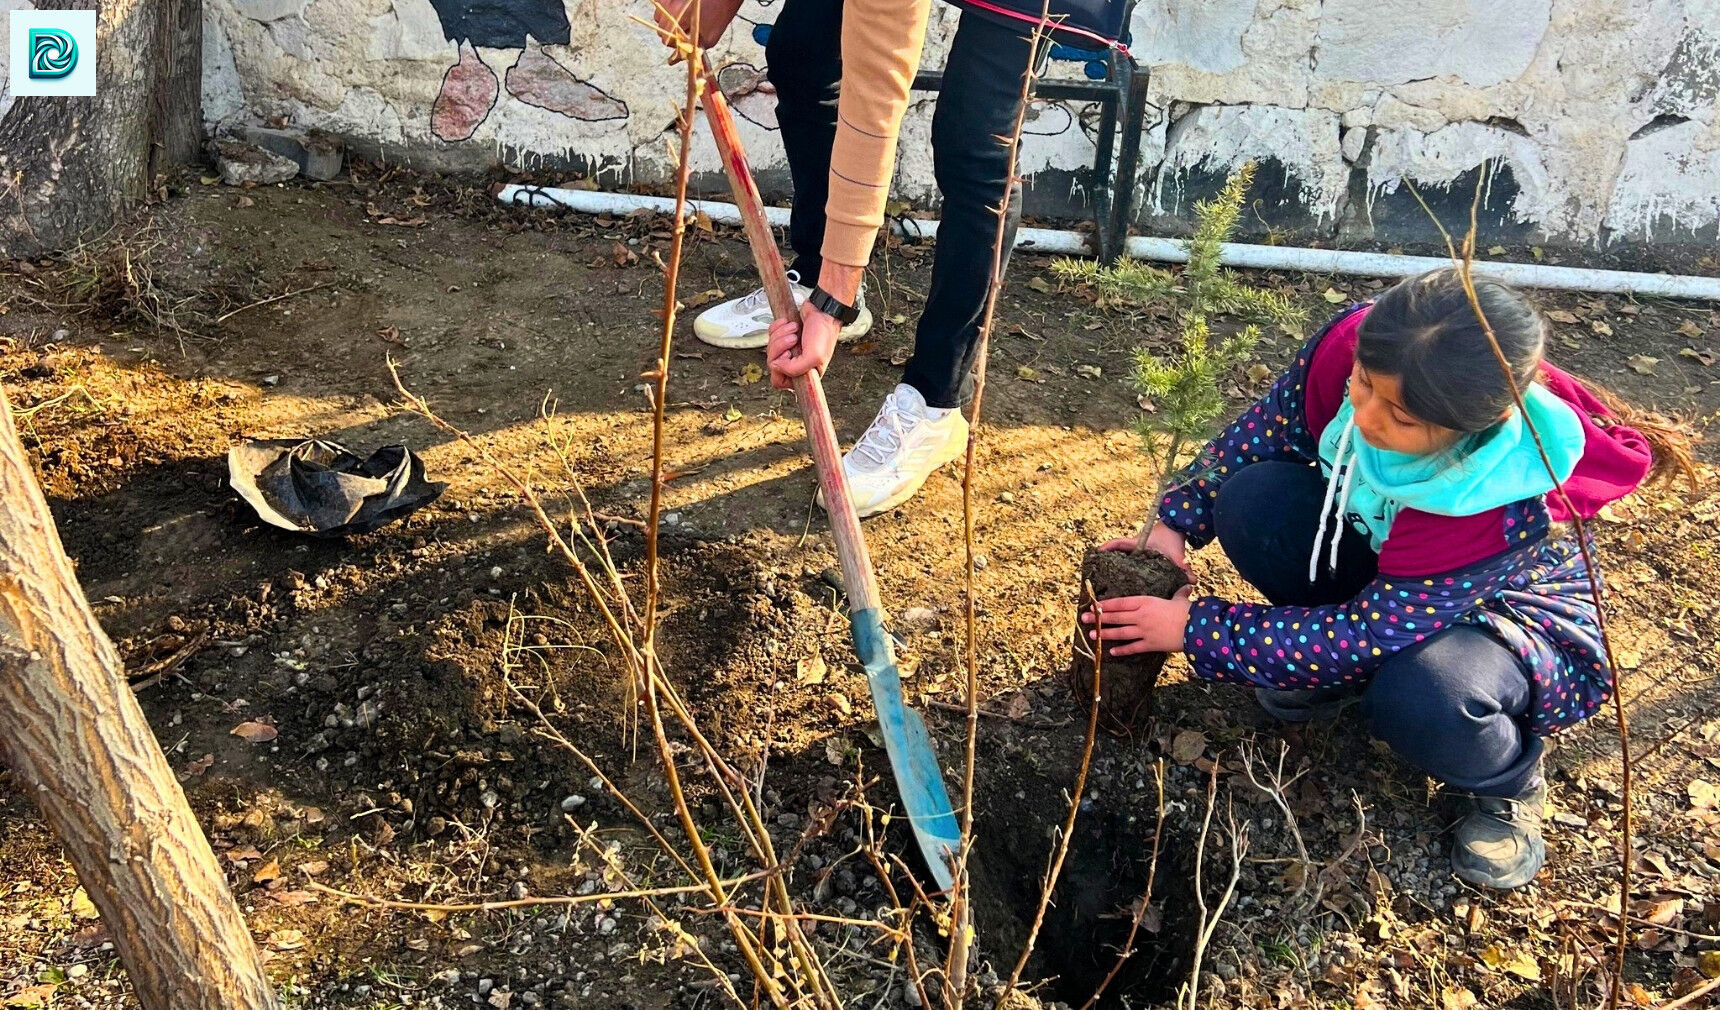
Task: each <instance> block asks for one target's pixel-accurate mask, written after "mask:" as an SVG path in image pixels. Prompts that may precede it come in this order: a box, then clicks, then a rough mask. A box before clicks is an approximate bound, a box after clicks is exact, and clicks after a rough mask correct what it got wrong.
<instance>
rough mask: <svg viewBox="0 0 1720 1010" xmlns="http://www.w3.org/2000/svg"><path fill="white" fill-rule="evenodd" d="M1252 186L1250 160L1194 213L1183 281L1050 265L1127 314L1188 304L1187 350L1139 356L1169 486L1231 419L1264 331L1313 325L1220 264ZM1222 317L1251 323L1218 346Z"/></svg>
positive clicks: (1150, 440)
mask: <svg viewBox="0 0 1720 1010" xmlns="http://www.w3.org/2000/svg"><path fill="white" fill-rule="evenodd" d="M1253 182H1254V163H1253V162H1249V163H1246V164H1244V165H1242V166H1241V167H1239V168H1238V169H1237V170H1236V171H1235V172H1233V173H1231V175H1230V178H1229V179H1228V180H1226V182H1225V186H1224V189H1223V190H1222V191H1221V192H1220V193H1219V194H1218V195H1217V196H1216V197H1214V198H1213V199H1211V200H1206V201H1202V202H1201V203H1198V204H1196V205H1195V220H1196V226H1195V232H1194V235H1193V236H1192V237H1191V238H1190V239H1189V240H1188V250H1189V259H1188V264H1187V265H1186V266H1185V267H1184V268H1183V270H1182V272H1181V273H1180V274H1175V273H1172V272H1171V271H1169V270H1163V269H1160V268H1158V267H1152V266H1148V265H1146V264H1143V263H1140V262H1137V261H1133V260H1128V259H1124V260H1120V261H1119V262H1117V263H1116V264H1115V265H1114V266H1108V267H1102V266H1100V265H1098V264H1097V263H1095V262H1094V261H1092V260H1076V259H1059V260H1056V261H1054V262H1053V263H1052V264H1051V269H1052V272H1053V273H1054V274H1055V275H1056V276H1057V277H1058V279H1060V280H1062V281H1063V282H1064V283H1066V284H1075V285H1082V286H1086V287H1089V288H1091V289H1092V290H1093V291H1094V292H1095V293H1096V294H1097V296H1098V301H1099V304H1100V306H1101V307H1105V308H1122V309H1125V310H1126V309H1131V308H1139V307H1143V306H1145V305H1147V304H1153V303H1159V302H1162V301H1163V300H1164V299H1166V298H1169V297H1176V298H1177V299H1178V301H1179V302H1180V303H1181V309H1182V311H1181V322H1182V339H1181V341H1180V345H1181V346H1180V347H1179V349H1178V350H1176V351H1174V352H1171V353H1169V354H1165V355H1160V354H1154V353H1152V352H1150V351H1147V350H1140V351H1137V352H1136V356H1135V375H1134V382H1135V386H1136V388H1137V389H1138V390H1139V391H1140V392H1141V393H1143V394H1145V395H1146V396H1147V397H1150V398H1151V401H1152V405H1153V407H1152V410H1153V412H1152V413H1150V414H1147V415H1144V416H1143V417H1142V418H1141V422H1140V429H1141V435H1142V438H1143V439H1144V440H1145V442H1146V447H1147V452H1148V453H1149V455H1152V456H1154V457H1155V459H1156V460H1157V461H1158V462H1159V465H1160V474H1161V476H1162V477H1163V478H1164V479H1165V480H1169V479H1170V475H1171V474H1172V473H1174V472H1175V471H1176V467H1177V463H1178V461H1179V459H1180V457H1181V455H1182V451H1183V449H1184V448H1185V447H1187V446H1188V445H1189V444H1190V443H1195V444H1198V443H1200V442H1202V441H1204V440H1205V439H1206V438H1207V437H1208V435H1209V434H1210V432H1211V429H1212V425H1213V422H1214V421H1216V420H1217V419H1218V418H1219V417H1220V416H1221V415H1222V414H1223V413H1224V411H1225V408H1226V403H1225V397H1224V394H1223V393H1222V392H1220V390H1219V386H1220V383H1221V381H1222V380H1224V379H1225V378H1226V377H1227V376H1229V375H1230V374H1231V373H1232V372H1233V371H1234V370H1235V369H1236V368H1237V367H1238V366H1239V365H1241V364H1243V363H1245V362H1246V361H1247V360H1248V358H1249V356H1250V354H1251V353H1252V352H1253V350H1254V347H1255V344H1256V343H1257V342H1258V341H1259V339H1260V325H1261V324H1272V325H1276V326H1277V327H1278V328H1279V329H1280V330H1282V331H1283V332H1285V333H1287V334H1290V335H1293V336H1300V335H1301V332H1302V327H1303V325H1304V324H1305V323H1306V322H1307V318H1308V314H1307V311H1306V310H1305V309H1302V308H1300V307H1298V306H1297V305H1296V304H1295V303H1294V302H1292V301H1291V300H1290V299H1289V298H1288V297H1286V296H1285V295H1283V294H1281V293H1279V292H1277V291H1269V290H1266V289H1263V288H1255V287H1251V286H1249V285H1248V284H1247V283H1245V282H1244V281H1242V280H1240V279H1238V278H1237V276H1236V274H1234V273H1232V272H1231V271H1229V270H1225V269H1223V267H1222V266H1221V265H1220V260H1221V256H1220V250H1221V248H1222V246H1223V245H1224V243H1225V242H1228V241H1229V240H1230V237H1231V235H1232V234H1233V233H1234V232H1235V231H1236V224H1237V221H1238V220H1239V219H1240V218H1241V216H1242V208H1243V203H1244V200H1245V199H1246V198H1247V195H1248V188H1249V186H1250V185H1251V184H1252V183H1253ZM1221 317H1224V318H1231V319H1236V320H1239V321H1241V322H1244V323H1246V324H1247V325H1246V326H1245V327H1244V328H1243V329H1242V330H1241V331H1240V332H1238V333H1234V334H1232V335H1230V336H1226V337H1224V338H1223V339H1220V340H1217V341H1216V342H1215V338H1214V336H1213V334H1212V330H1211V327H1210V325H1209V322H1208V321H1209V320H1211V319H1215V318H1221ZM1161 441H1162V442H1163V446H1162V449H1161V448H1160V443H1161ZM1161 451H1162V453H1163V455H1160V452H1161Z"/></svg>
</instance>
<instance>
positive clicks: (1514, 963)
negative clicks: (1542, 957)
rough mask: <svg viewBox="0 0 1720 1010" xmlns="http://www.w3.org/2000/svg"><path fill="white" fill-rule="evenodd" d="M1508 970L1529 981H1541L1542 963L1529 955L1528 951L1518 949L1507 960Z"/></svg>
mask: <svg viewBox="0 0 1720 1010" xmlns="http://www.w3.org/2000/svg"><path fill="white" fill-rule="evenodd" d="M1504 968H1505V970H1506V971H1508V972H1510V973H1511V974H1513V975H1515V976H1517V977H1518V978H1520V979H1524V980H1526V981H1529V982H1539V981H1541V963H1540V962H1539V961H1536V960H1535V959H1534V958H1533V957H1531V956H1529V953H1528V952H1527V951H1522V950H1520V951H1517V952H1516V953H1515V954H1512V955H1511V957H1510V959H1509V960H1507V961H1506V962H1505V965H1504Z"/></svg>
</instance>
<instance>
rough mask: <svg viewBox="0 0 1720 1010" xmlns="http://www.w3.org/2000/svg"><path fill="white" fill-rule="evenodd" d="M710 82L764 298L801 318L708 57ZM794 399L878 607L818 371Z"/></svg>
mask: <svg viewBox="0 0 1720 1010" xmlns="http://www.w3.org/2000/svg"><path fill="white" fill-rule="evenodd" d="M704 72H705V81H704V88H703V90H702V93H701V96H700V101H701V103H702V104H703V105H704V109H705V119H706V121H708V122H709V123H710V124H711V134H712V135H713V136H714V137H715V138H716V142H717V153H718V154H719V155H720V156H721V157H722V159H723V170H724V171H725V172H726V173H728V177H729V187H730V188H731V189H732V190H734V195H735V206H736V207H739V208H740V214H741V225H742V227H743V228H745V230H746V236H747V244H748V245H749V246H751V247H752V256H753V263H754V264H756V265H757V266H758V272H759V278H760V279H761V280H762V281H763V282H764V291H765V297H766V298H767V299H768V300H769V301H770V311H771V315H772V316H774V317H775V318H777V319H799V318H800V309H799V307H798V306H796V305H795V303H794V291H793V289H792V288H790V287H789V283H788V271H787V270H786V269H785V268H784V267H783V264H782V253H781V252H780V251H779V250H778V249H777V247H776V237H775V236H774V235H772V234H771V230H770V222H769V221H767V220H766V219H765V216H764V202H763V201H762V200H761V199H759V195H758V187H757V186H756V185H754V183H753V177H752V170H751V169H749V168H748V167H747V154H746V148H745V147H743V146H742V145H741V138H740V133H739V132H738V131H737V130H736V129H735V117H734V113H733V112H731V111H730V110H729V103H728V99H726V98H724V97H723V93H722V90H721V89H720V88H718V87H717V75H716V74H715V73H713V72H712V70H711V64H710V60H709V58H705V65H704ZM794 396H795V399H796V400H797V401H799V403H800V416H801V418H802V420H803V421H804V422H805V424H806V441H807V443H808V445H810V447H811V449H812V461H813V463H814V464H815V465H816V466H817V469H818V484H819V487H821V488H822V489H823V491H824V507H825V511H826V512H827V513H829V516H830V530H831V533H832V534H833V535H834V536H835V538H836V555H837V557H838V558H839V559H840V560H841V563H842V583H843V586H844V587H845V588H846V589H847V591H848V607H849V609H850V610H851V611H861V610H868V609H874V608H877V607H878V605H879V603H878V584H877V580H876V579H875V578H874V577H873V575H872V559H871V557H870V556H869V555H868V554H867V553H866V540H865V538H864V537H863V536H862V534H861V533H860V517H859V516H857V515H856V514H855V512H854V502H853V500H852V499H851V498H850V497H849V495H848V481H847V478H845V477H844V476H843V474H842V450H841V448H840V447H839V446H838V444H837V442H836V429H835V428H833V427H832V426H831V423H830V406H829V404H828V403H827V402H826V401H825V399H824V384H823V383H822V382H821V381H820V380H819V375H818V372H817V371H816V370H814V371H811V372H808V373H806V374H805V375H802V376H799V377H797V378H796V379H795V380H794Z"/></svg>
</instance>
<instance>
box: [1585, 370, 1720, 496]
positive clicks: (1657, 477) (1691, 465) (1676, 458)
mask: <svg viewBox="0 0 1720 1010" xmlns="http://www.w3.org/2000/svg"><path fill="white" fill-rule="evenodd" d="M1571 378H1573V379H1576V380H1577V382H1578V383H1580V384H1581V385H1582V387H1583V388H1584V389H1586V390H1588V391H1589V392H1590V393H1591V394H1593V396H1594V398H1595V399H1597V400H1599V401H1601V403H1602V404H1604V405H1605V406H1606V409H1607V410H1608V411H1610V412H1611V414H1612V416H1611V417H1607V416H1599V417H1595V418H1594V419H1593V420H1594V422H1595V423H1596V424H1597V425H1600V426H1601V427H1602V428H1610V427H1612V426H1614V425H1623V426H1625V427H1627V428H1631V429H1634V430H1635V431H1636V432H1637V433H1638V434H1640V435H1641V436H1642V437H1643V440H1644V441H1646V442H1647V443H1648V448H1649V452H1650V454H1651V458H1652V460H1653V462H1652V464H1651V465H1650V467H1649V470H1648V478H1647V480H1645V481H1644V483H1645V484H1670V483H1672V482H1673V481H1674V480H1676V479H1677V478H1679V477H1683V478H1684V479H1685V480H1687V481H1689V482H1690V486H1691V487H1693V488H1694V487H1696V486H1697V479H1696V459H1695V456H1694V455H1693V454H1692V453H1693V449H1694V447H1695V445H1696V443H1697V441H1699V436H1697V435H1696V433H1695V432H1693V431H1691V430H1690V425H1689V424H1687V423H1685V422H1684V421H1682V420H1679V419H1678V418H1676V417H1669V416H1667V415H1665V414H1662V413H1660V412H1658V411H1653V410H1648V409H1646V408H1644V407H1638V406H1637V405H1636V404H1634V403H1631V402H1630V401H1629V400H1626V399H1625V398H1624V397H1622V396H1620V395H1618V394H1617V393H1615V392H1613V391H1612V390H1610V389H1608V388H1606V387H1605V386H1603V385H1601V384H1600V383H1598V382H1591V381H1590V380H1588V379H1583V378H1579V377H1577V376H1574V375H1573V376H1571Z"/></svg>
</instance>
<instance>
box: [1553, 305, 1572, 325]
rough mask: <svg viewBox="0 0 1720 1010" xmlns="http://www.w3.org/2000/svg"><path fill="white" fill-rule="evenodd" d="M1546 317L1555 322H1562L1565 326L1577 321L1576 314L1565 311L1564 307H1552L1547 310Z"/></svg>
mask: <svg viewBox="0 0 1720 1010" xmlns="http://www.w3.org/2000/svg"><path fill="white" fill-rule="evenodd" d="M1547 318H1548V319H1551V320H1552V321H1553V322H1555V323H1564V324H1566V325H1567V326H1568V325H1570V324H1571V323H1574V322H1576V321H1577V317H1576V316H1574V315H1572V314H1571V313H1569V312H1566V311H1565V310H1564V309H1554V310H1552V311H1551V312H1548V313H1547Z"/></svg>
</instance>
